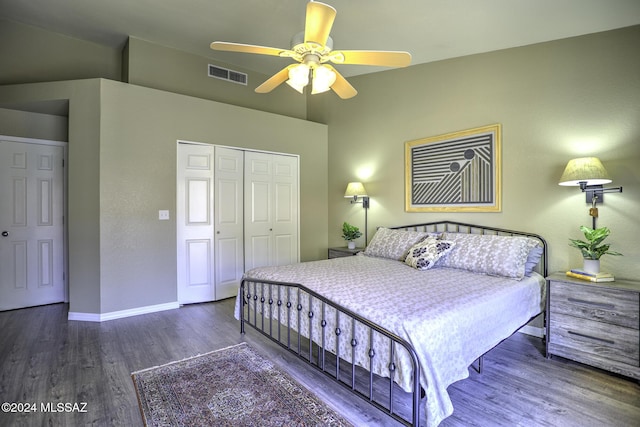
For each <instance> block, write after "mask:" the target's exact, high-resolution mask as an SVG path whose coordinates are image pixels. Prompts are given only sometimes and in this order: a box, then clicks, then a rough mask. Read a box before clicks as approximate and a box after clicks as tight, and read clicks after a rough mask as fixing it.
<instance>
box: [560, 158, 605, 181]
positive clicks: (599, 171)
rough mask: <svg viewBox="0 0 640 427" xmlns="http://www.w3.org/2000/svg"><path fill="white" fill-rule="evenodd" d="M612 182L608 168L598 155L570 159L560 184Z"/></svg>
mask: <svg viewBox="0 0 640 427" xmlns="http://www.w3.org/2000/svg"><path fill="white" fill-rule="evenodd" d="M610 182H611V178H610V177H609V174H608V173H607V170H606V169H605V168H604V166H602V162H601V161H600V159H598V158H597V157H581V158H579V159H572V160H569V163H567V167H566V168H565V169H564V173H563V174H562V176H561V177H560V182H559V183H558V185H567V186H577V185H580V184H581V183H586V184H583V185H603V184H608V183H610Z"/></svg>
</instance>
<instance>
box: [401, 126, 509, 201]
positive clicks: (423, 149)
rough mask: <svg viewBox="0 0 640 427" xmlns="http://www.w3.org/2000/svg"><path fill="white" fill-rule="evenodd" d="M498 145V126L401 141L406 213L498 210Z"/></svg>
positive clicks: (499, 192) (499, 154) (499, 136)
mask: <svg viewBox="0 0 640 427" xmlns="http://www.w3.org/2000/svg"><path fill="white" fill-rule="evenodd" d="M501 144H502V129H501V125H500V124H493V125H487V126H482V127H478V128H473V129H467V130H462V131H458V132H452V133H447V134H443V135H437V136H431V137H427V138H422V139H417V140H413V141H407V142H405V211H407V212H501V210H502V197H501V196H502V188H501V187H502V175H501V173H502V170H501V168H502V163H501V161H502V159H501V156H502V153H501V148H502V147H501Z"/></svg>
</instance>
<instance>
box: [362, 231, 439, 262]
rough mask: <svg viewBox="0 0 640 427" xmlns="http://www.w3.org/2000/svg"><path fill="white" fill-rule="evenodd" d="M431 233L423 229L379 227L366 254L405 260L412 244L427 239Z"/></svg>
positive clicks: (365, 251)
mask: <svg viewBox="0 0 640 427" xmlns="http://www.w3.org/2000/svg"><path fill="white" fill-rule="evenodd" d="M428 235H429V233H427V232H423V231H406V230H392V229H389V228H385V227H380V228H378V231H376V234H374V235H373V239H371V243H369V246H367V248H366V249H365V250H364V254H365V255H368V256H373V257H379V258H390V259H395V260H398V261H404V259H405V257H406V256H407V252H408V251H409V249H410V248H411V246H413V245H415V244H416V243H418V242H419V241H421V240H423V239H425V238H426V237H427V236H428Z"/></svg>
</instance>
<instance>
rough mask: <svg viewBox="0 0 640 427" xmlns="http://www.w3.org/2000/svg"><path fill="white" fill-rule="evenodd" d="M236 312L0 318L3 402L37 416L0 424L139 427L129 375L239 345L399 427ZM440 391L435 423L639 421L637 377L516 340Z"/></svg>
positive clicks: (341, 403) (0, 416)
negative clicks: (445, 410)
mask: <svg viewBox="0 0 640 427" xmlns="http://www.w3.org/2000/svg"><path fill="white" fill-rule="evenodd" d="M233 306H234V301H233V299H230V300H225V301H221V302H216V303H208V304H194V305H189V306H185V307H182V308H180V309H177V310H170V311H165V312H160V313H152V314H147V315H142V316H136V317H130V318H126V319H119V320H112V321H108V322H103V323H90V322H77V321H68V320H67V310H68V307H67V306H66V305H65V304H54V305H49V306H42V307H35V308H29V309H22V310H14V311H7V312H0V403H2V402H20V403H35V404H36V406H37V410H38V411H37V412H36V413H23V414H16V413H3V412H0V426H29V427H31V426H45V425H47V426H49V425H51V426H85V425H92V426H142V425H143V424H142V418H141V416H140V412H139V409H138V402H137V399H136V395H135V391H134V389H133V383H132V381H131V377H130V374H131V372H133V371H136V370H140V369H144V368H148V367H151V366H156V365H161V364H164V363H168V362H171V361H174V360H179V359H183V358H186V357H190V356H193V355H196V354H201V353H206V352H209V351H212V350H216V349H220V348H224V347H227V346H230V345H234V344H237V343H239V342H242V341H246V342H249V343H250V344H252V345H253V346H254V347H255V348H256V349H257V350H258V351H259V352H261V353H262V354H264V355H265V356H267V357H269V358H270V359H272V360H273V361H274V362H275V363H277V364H278V365H279V366H280V367H281V368H283V369H285V370H286V371H288V372H289V373H290V374H291V375H292V376H293V377H294V378H296V379H297V380H298V381H299V382H301V383H302V384H303V385H304V386H306V387H307V388H309V389H310V390H312V391H314V392H315V393H316V394H317V395H318V396H320V398H322V399H323V400H325V401H326V402H328V403H329V405H330V406H332V407H333V408H335V409H337V410H338V411H339V412H340V413H342V414H343V415H344V416H346V417H347V418H348V419H349V420H351V422H353V423H354V424H355V425H356V426H396V425H399V423H397V422H396V421H394V420H393V419H391V418H390V417H388V416H386V415H385V414H383V413H381V412H380V411H378V410H377V409H375V408H372V407H371V406H369V405H368V404H367V403H366V402H365V401H364V400H362V399H360V398H358V397H355V396H352V395H351V394H350V393H349V392H348V391H347V390H345V389H344V388H343V387H340V386H338V385H335V384H333V383H332V382H331V381H330V380H329V379H327V378H326V377H325V376H324V375H323V374H322V373H320V372H318V371H316V370H310V369H309V368H308V367H307V366H306V365H305V364H304V362H301V361H299V360H297V359H296V358H295V357H294V356H293V355H291V354H289V353H288V352H286V351H285V350H283V349H281V348H280V347H278V346H277V345H276V344H275V343H273V342H271V341H269V340H268V339H266V338H264V337H262V336H261V335H259V334H258V333H257V332H255V331H253V330H251V329H248V331H247V333H246V335H244V336H242V335H241V334H240V333H239V324H238V322H237V321H236V320H235V319H234V318H233V315H232V312H233ZM449 393H450V395H451V398H452V400H453V406H454V409H455V410H454V413H453V415H452V416H451V417H449V418H447V419H446V420H445V421H444V422H443V423H442V424H441V426H443V427H453V426H456V427H458V426H562V427H572V426H576V427H577V426H580V427H589V426H616V427H619V426H637V425H640V386H639V385H638V383H637V382H636V381H634V380H630V379H627V378H623V377H618V376H615V375H611V374H609V373H606V372H604V371H600V370H597V369H594V368H590V367H588V366H585V365H580V364H578V363H574V362H571V361H568V360H565V359H562V358H559V357H554V358H553V359H551V360H547V359H546V358H544V357H543V343H542V341H541V340H540V339H538V338H534V337H530V336H527V335H523V334H515V335H514V336H513V337H511V338H509V339H507V340H506V341H504V342H503V343H502V344H500V345H499V346H498V347H496V348H495V349H493V350H492V351H491V352H489V353H488V354H487V355H486V356H485V360H484V371H483V373H482V374H478V373H477V372H475V371H474V370H473V369H472V370H471V371H470V376H469V378H468V379H466V380H462V381H459V382H457V383H455V384H453V385H451V386H450V387H449ZM59 402H61V403H78V404H80V403H81V402H86V408H85V409H86V412H70V413H68V412H42V411H41V404H45V405H46V404H47V403H52V404H53V407H54V408H55V404H57V403H59ZM78 409H81V408H78ZM421 424H422V425H424V424H425V422H424V420H423V421H422V423H421Z"/></svg>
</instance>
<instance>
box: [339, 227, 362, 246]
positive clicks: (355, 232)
mask: <svg viewBox="0 0 640 427" xmlns="http://www.w3.org/2000/svg"><path fill="white" fill-rule="evenodd" d="M360 236H362V233H361V232H360V229H359V228H358V227H356V226H355V225H351V224H349V223H347V222H345V223H343V224H342V238H343V239H344V240H346V241H347V242H348V244H347V246H348V248H349V249H354V248H355V247H356V242H354V240H356V239H357V238H359V237H360Z"/></svg>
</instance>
